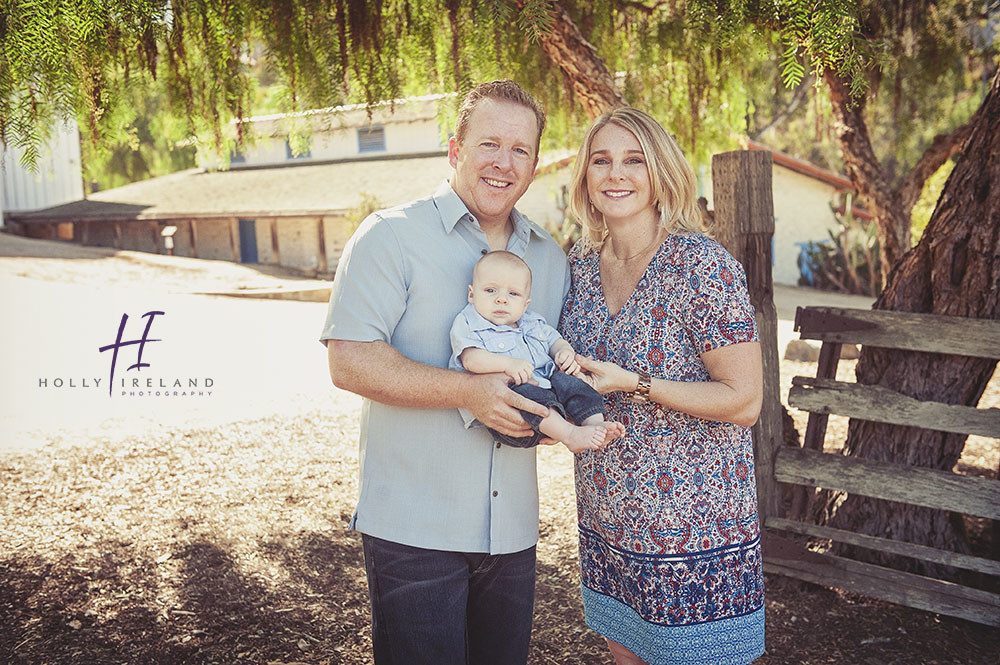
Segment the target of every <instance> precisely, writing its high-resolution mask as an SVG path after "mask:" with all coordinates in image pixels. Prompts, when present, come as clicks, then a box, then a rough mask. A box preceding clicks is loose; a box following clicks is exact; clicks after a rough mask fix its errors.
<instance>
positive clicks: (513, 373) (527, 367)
mask: <svg viewBox="0 0 1000 665" xmlns="http://www.w3.org/2000/svg"><path fill="white" fill-rule="evenodd" d="M534 373H535V366H534V365H532V364H531V361H530V360H521V359H519V358H511V359H510V363H509V364H508V365H507V369H505V370H504V374H506V375H507V376H509V377H510V378H512V379H514V384H515V385H518V386H519V385H521V384H522V383H528V382H529V381H531V375H532V374H534Z"/></svg>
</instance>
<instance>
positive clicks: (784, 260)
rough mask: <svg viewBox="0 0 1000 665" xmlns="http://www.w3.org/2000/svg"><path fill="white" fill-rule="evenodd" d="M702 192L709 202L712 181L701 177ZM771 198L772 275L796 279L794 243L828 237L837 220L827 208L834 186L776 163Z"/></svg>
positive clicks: (792, 281) (776, 279) (778, 280)
mask: <svg viewBox="0 0 1000 665" xmlns="http://www.w3.org/2000/svg"><path fill="white" fill-rule="evenodd" d="M701 184H702V192H703V195H704V196H705V197H706V198H707V199H708V201H709V204H708V207H709V208H714V207H715V205H714V204H713V203H712V182H711V179H710V178H705V179H703V181H702V183H701ZM771 186H772V195H773V200H774V243H773V251H772V260H773V265H772V279H773V280H774V283H776V284H788V285H792V286H794V285H796V284H798V282H799V268H798V263H797V260H798V257H799V247H798V245H797V243H801V242H808V241H810V240H811V241H814V242H815V241H818V240H824V239H827V238H829V237H830V236H829V234H828V233H827V229H833V228H835V227H836V225H837V222H836V219H835V218H834V216H833V213H832V212H831V211H830V203H831V202H833V201H834V199H835V197H836V194H837V190H836V188H835V187H833V186H832V185H829V184H827V183H825V182H822V181H820V180H817V179H816V178H811V177H809V176H805V175H802V174H801V173H798V172H796V171H792V170H791V169H788V168H785V167H784V166H781V165H778V164H776V165H775V166H774V170H773V171H772V175H771Z"/></svg>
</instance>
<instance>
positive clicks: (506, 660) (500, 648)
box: [361, 534, 535, 665]
mask: <svg viewBox="0 0 1000 665" xmlns="http://www.w3.org/2000/svg"><path fill="white" fill-rule="evenodd" d="M361 540H362V544H363V547H364V553H365V569H366V572H367V573H368V593H369V596H370V597H371V609H372V646H373V648H374V652H375V664H376V665H421V664H422V663H426V664H427V665H524V664H525V663H526V662H527V660H528V640H529V638H530V636H531V615H532V610H533V606H534V600H535V548H534V547H530V548H529V549H526V550H524V551H522V552H516V553H513V554H499V555H490V554H485V553H482V552H480V553H464V552H443V551H439V550H427V549H422V548H419V547H410V546H408V545H400V544H399V543H393V542H390V541H387V540H382V539H380V538H375V537H373V536H369V535H367V534H362V535H361Z"/></svg>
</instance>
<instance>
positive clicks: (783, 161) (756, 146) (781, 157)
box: [746, 139, 854, 192]
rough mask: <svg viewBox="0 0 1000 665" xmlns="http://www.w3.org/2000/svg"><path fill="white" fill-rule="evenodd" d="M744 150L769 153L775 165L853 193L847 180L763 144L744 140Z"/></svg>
mask: <svg viewBox="0 0 1000 665" xmlns="http://www.w3.org/2000/svg"><path fill="white" fill-rule="evenodd" d="M746 148H747V150H763V151H765V152H770V153H771V159H772V160H773V161H774V163H775V164H779V165H781V166H784V167H785V168H787V169H791V170H792V171H795V172H797V173H801V174H802V175H807V176H809V177H810V178H815V179H816V180H819V181H821V182H825V183H826V184H828V185H831V186H832V187H834V188H836V189H837V190H838V191H842V192H846V191H851V192H853V191H854V183H852V182H851V181H850V180H849V179H847V178H846V177H844V176H842V175H839V174H837V173H834V172H833V171H828V170H826V169H824V168H820V167H819V166H816V165H815V164H813V163H811V162H807V161H805V160H803V159H799V158H798V157H792V156H791V155H789V154H788V153H784V152H781V151H780V150H775V149H774V148H770V147H768V146H766V145H764V144H763V143H758V142H757V141H754V140H753V139H746Z"/></svg>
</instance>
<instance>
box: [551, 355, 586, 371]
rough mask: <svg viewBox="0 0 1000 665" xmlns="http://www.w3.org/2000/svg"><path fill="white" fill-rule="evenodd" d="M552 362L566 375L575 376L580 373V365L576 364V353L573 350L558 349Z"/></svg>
mask: <svg viewBox="0 0 1000 665" xmlns="http://www.w3.org/2000/svg"><path fill="white" fill-rule="evenodd" d="M553 360H555V361H556V365H558V366H559V370H560V371H562V372H565V373H566V374H572V375H573V376H576V375H578V374H579V373H580V364H579V363H578V362H576V353H575V352H574V351H573V349H560V350H559V351H557V352H556V356H555V358H553Z"/></svg>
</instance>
